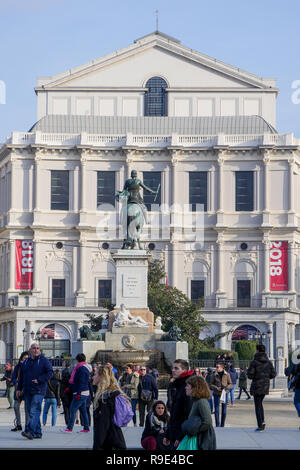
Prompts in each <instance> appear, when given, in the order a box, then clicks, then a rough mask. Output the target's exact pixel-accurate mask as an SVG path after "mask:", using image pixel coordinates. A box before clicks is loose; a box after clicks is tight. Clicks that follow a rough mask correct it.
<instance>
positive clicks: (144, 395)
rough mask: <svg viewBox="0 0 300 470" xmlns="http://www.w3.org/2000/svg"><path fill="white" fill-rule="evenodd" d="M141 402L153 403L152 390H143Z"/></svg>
mask: <svg viewBox="0 0 300 470" xmlns="http://www.w3.org/2000/svg"><path fill="white" fill-rule="evenodd" d="M141 400H142V401H151V400H152V392H151V390H144V389H143V388H142V391H141Z"/></svg>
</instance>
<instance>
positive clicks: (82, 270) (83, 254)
mask: <svg viewBox="0 0 300 470" xmlns="http://www.w3.org/2000/svg"><path fill="white" fill-rule="evenodd" d="M86 243H87V239H86V238H84V237H82V236H81V237H80V240H79V260H80V261H79V289H78V294H86V293H87V290H86V263H87V246H86Z"/></svg>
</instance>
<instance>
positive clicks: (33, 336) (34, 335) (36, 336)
mask: <svg viewBox="0 0 300 470" xmlns="http://www.w3.org/2000/svg"><path fill="white" fill-rule="evenodd" d="M30 336H31V339H32V341H33V340H36V341H40V339H41V333H40V330H38V331H37V332H36V333H35V332H34V331H32V332H31V333H30Z"/></svg>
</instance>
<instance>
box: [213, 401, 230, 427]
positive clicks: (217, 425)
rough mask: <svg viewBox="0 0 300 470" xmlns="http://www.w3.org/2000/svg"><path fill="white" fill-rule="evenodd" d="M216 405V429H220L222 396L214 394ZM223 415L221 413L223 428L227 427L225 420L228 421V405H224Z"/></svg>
mask: <svg viewBox="0 0 300 470" xmlns="http://www.w3.org/2000/svg"><path fill="white" fill-rule="evenodd" d="M213 396H214V405H215V420H216V427H217V428H218V427H220V417H219V413H220V398H221V396H220V395H217V394H216V393H214V395H213ZM226 400H227V399H226ZM221 405H222V413H221V427H222V428H223V427H224V426H225V419H226V410H227V403H226V402H225V403H222V404H221Z"/></svg>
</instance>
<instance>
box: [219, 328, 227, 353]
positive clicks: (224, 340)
mask: <svg viewBox="0 0 300 470" xmlns="http://www.w3.org/2000/svg"><path fill="white" fill-rule="evenodd" d="M225 331H226V322H222V323H221V324H220V333H225ZM220 348H221V349H227V348H226V336H222V337H221V338H220Z"/></svg>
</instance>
